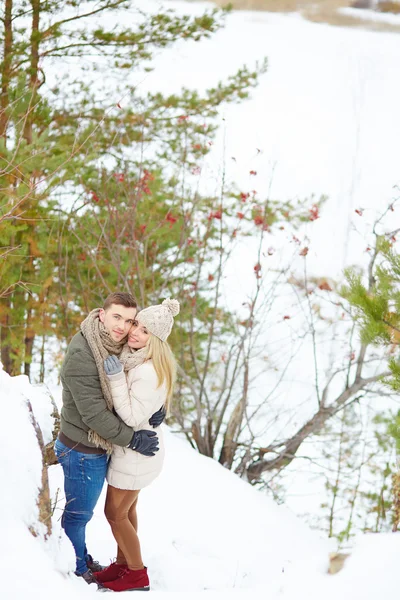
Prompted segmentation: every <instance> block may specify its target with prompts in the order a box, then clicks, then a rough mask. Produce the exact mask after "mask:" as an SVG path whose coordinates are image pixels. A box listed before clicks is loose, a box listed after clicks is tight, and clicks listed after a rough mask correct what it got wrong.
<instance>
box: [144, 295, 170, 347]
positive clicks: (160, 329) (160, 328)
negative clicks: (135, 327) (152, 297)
mask: <svg viewBox="0 0 400 600" xmlns="http://www.w3.org/2000/svg"><path fill="white" fill-rule="evenodd" d="M179 310H180V306H179V302H178V300H174V299H172V298H167V299H166V300H164V301H163V303H162V304H156V305H155V306H149V307H148V308H144V309H143V310H141V311H140V312H139V313H138V315H137V320H138V321H139V323H140V324H141V325H144V327H146V329H147V330H148V331H150V333H152V334H153V335H155V336H156V337H158V338H160V340H162V341H163V342H165V341H166V340H167V337H168V336H169V334H170V333H171V330H172V326H173V324H174V317H175V316H176V315H177V314H179Z"/></svg>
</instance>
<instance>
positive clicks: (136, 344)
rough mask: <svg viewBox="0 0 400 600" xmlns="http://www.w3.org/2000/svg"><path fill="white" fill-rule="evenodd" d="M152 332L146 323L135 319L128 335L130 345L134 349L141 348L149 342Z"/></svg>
mask: <svg viewBox="0 0 400 600" xmlns="http://www.w3.org/2000/svg"><path fill="white" fill-rule="evenodd" d="M149 337H150V334H149V332H148V331H147V329H146V327H145V326H144V325H141V324H140V322H139V321H138V320H137V319H135V321H133V325H132V327H131V329H130V331H129V335H128V346H129V348H132V350H140V349H141V348H144V347H145V345H146V344H147V340H148V339H149Z"/></svg>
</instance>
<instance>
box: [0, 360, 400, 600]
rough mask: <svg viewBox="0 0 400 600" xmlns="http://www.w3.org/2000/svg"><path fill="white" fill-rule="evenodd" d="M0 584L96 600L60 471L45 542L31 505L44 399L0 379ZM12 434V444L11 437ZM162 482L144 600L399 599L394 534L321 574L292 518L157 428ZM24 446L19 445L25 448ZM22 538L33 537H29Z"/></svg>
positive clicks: (152, 517) (150, 491)
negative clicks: (155, 599)
mask: <svg viewBox="0 0 400 600" xmlns="http://www.w3.org/2000/svg"><path fill="white" fill-rule="evenodd" d="M0 390H1V395H0V414H1V417H2V422H3V423H6V424H7V425H8V426H7V427H3V430H2V436H1V437H0V448H1V456H2V457H3V458H2V460H1V463H0V464H1V477H2V481H3V487H2V493H1V495H0V556H1V561H0V575H1V581H2V583H1V598H2V600H27V599H29V600H54V598H59V599H60V600H64V599H65V600H67V599H68V598H71V597H72V598H74V599H76V600H82V599H83V598H86V597H88V596H91V597H94V595H95V594H97V593H98V592H97V591H96V590H95V588H94V586H87V584H85V583H84V582H83V581H82V580H79V579H77V578H76V577H75V576H73V575H72V574H71V571H72V569H73V567H74V556H73V551H72V546H71V544H70V543H69V540H68V539H67V538H66V537H65V535H64V533H63V531H62V530H61V528H60V515H61V509H62V506H63V494H62V471H61V467H60V466H59V465H56V466H54V467H51V468H50V473H49V474H50V481H51V490H52V499H53V503H54V505H55V509H54V516H53V533H52V536H51V537H50V539H49V540H47V541H44V540H43V537H42V533H43V532H41V527H40V526H39V525H38V523H37V510H36V507H35V499H36V492H37V487H38V485H39V484H40V476H41V457H40V452H39V449H38V446H37V442H36V437H35V433H34V430H33V426H32V423H31V422H30V419H29V413H28V411H27V406H26V400H27V399H30V400H31V402H32V406H33V410H34V412H35V413H36V416H37V419H38V421H39V423H40V424H41V425H42V427H43V429H44V430H46V426H47V423H48V411H49V410H51V408H50V407H51V405H50V404H49V400H48V396H47V395H46V393H45V391H44V390H38V388H34V387H31V386H30V385H29V384H28V383H27V381H26V378H24V377H16V378H11V377H9V376H8V375H7V374H6V373H4V372H3V371H0ZM16 432H18V435H16ZM165 434H166V448H167V459H166V464H165V468H164V470H163V473H162V475H161V476H160V477H159V478H158V479H157V480H156V481H155V482H154V483H153V484H152V485H151V486H150V487H149V488H147V489H145V490H143V491H142V492H141V497H140V504H139V523H140V537H141V541H142V547H143V555H144V558H145V562H146V564H147V565H148V569H149V574H150V578H151V584H152V592H151V593H152V595H153V596H154V595H158V596H159V597H160V598H165V597H167V598H171V599H177V598H181V597H182V594H185V598H197V597H199V598H200V597H202V598H203V597H205V598H209V599H212V598H218V599H223V598H232V597H233V598H243V599H244V598H249V597H252V598H254V599H258V598H259V599H260V600H261V599H263V600H265V598H268V599H269V600H278V599H282V600H302V599H304V600H314V599H315V600H317V599H321V598H325V599H326V600H330V599H332V600H333V599H336V598H339V597H340V598H342V600H347V599H348V600H355V599H358V598H359V599H360V600H361V599H363V600H375V599H376V598H378V597H379V598H380V597H389V594H390V595H392V593H393V591H394V590H396V589H397V575H396V573H397V568H396V567H397V562H398V554H399V551H400V534H397V535H370V536H365V537H364V538H362V539H360V541H359V544H358V545H357V546H356V548H355V551H354V554H353V556H352V557H351V558H350V559H348V561H347V563H346V565H345V568H344V570H343V571H342V572H341V573H339V574H338V575H335V576H331V575H328V574H327V573H326V571H327V568H328V554H329V550H330V545H329V543H328V542H327V541H326V540H323V539H321V538H320V537H319V536H318V534H317V533H316V532H315V531H311V530H309V529H308V528H307V527H306V526H305V525H304V524H303V523H302V522H301V521H300V520H298V519H297V518H296V517H295V516H294V515H293V514H292V513H291V512H290V511H289V510H288V509H286V508H284V507H278V506H276V505H275V504H274V503H273V502H272V501H271V500H269V499H268V498H266V497H265V496H264V495H263V494H261V493H260V492H257V491H256V490H255V489H254V488H252V487H251V486H249V485H248V484H246V483H245V482H243V481H242V480H240V479H238V478H237V477H236V476H235V475H234V474H232V473H231V472H229V471H227V470H225V469H224V468H223V467H221V466H220V465H219V464H217V463H216V462H215V461H213V460H211V459H208V458H205V457H202V456H200V455H199V454H198V453H197V452H195V451H194V450H193V449H191V447H190V446H189V445H188V443H187V442H186V441H184V440H182V439H178V438H177V437H174V436H173V434H172V433H170V432H169V431H168V429H166V428H165ZM21 441H22V442H21ZM103 505H104V493H103V495H102V497H101V498H100V501H99V503H98V506H97V510H96V512H95V515H94V518H93V519H92V521H91V523H90V524H89V526H88V532H87V534H88V546H89V551H91V552H92V553H93V554H94V555H95V556H96V558H98V559H100V560H101V561H104V562H105V563H108V561H109V560H112V558H113V557H114V555H115V542H114V541H113V538H112V535H111V532H110V529H109V527H108V524H107V523H106V521H105V517H104V516H103ZM28 526H29V527H33V528H34V529H36V531H38V533H39V535H38V536H37V537H33V536H32V535H31V534H30V533H29V531H28Z"/></svg>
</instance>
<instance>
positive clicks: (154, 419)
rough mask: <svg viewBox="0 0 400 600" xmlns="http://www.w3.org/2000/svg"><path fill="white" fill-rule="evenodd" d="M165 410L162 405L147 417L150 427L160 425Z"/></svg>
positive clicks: (165, 412)
mask: <svg viewBox="0 0 400 600" xmlns="http://www.w3.org/2000/svg"><path fill="white" fill-rule="evenodd" d="M166 414H167V411H166V410H165V408H164V406H162V407H161V408H160V410H158V411H157V412H155V413H154V415H151V417H150V419H149V423H150V425H151V426H152V427H160V425H161V423H162V422H163V421H164V419H165V416H166Z"/></svg>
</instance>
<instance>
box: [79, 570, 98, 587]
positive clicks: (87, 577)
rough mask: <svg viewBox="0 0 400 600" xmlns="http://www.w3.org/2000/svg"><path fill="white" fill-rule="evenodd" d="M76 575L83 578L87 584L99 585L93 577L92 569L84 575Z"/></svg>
mask: <svg viewBox="0 0 400 600" xmlns="http://www.w3.org/2000/svg"><path fill="white" fill-rule="evenodd" d="M75 575H76V576H77V577H82V579H83V580H84V581H86V583H96V584H97V581H96V578H95V576H94V575H93V573H92V571H91V570H90V569H88V570H87V571H85V572H84V573H76V572H75Z"/></svg>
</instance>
